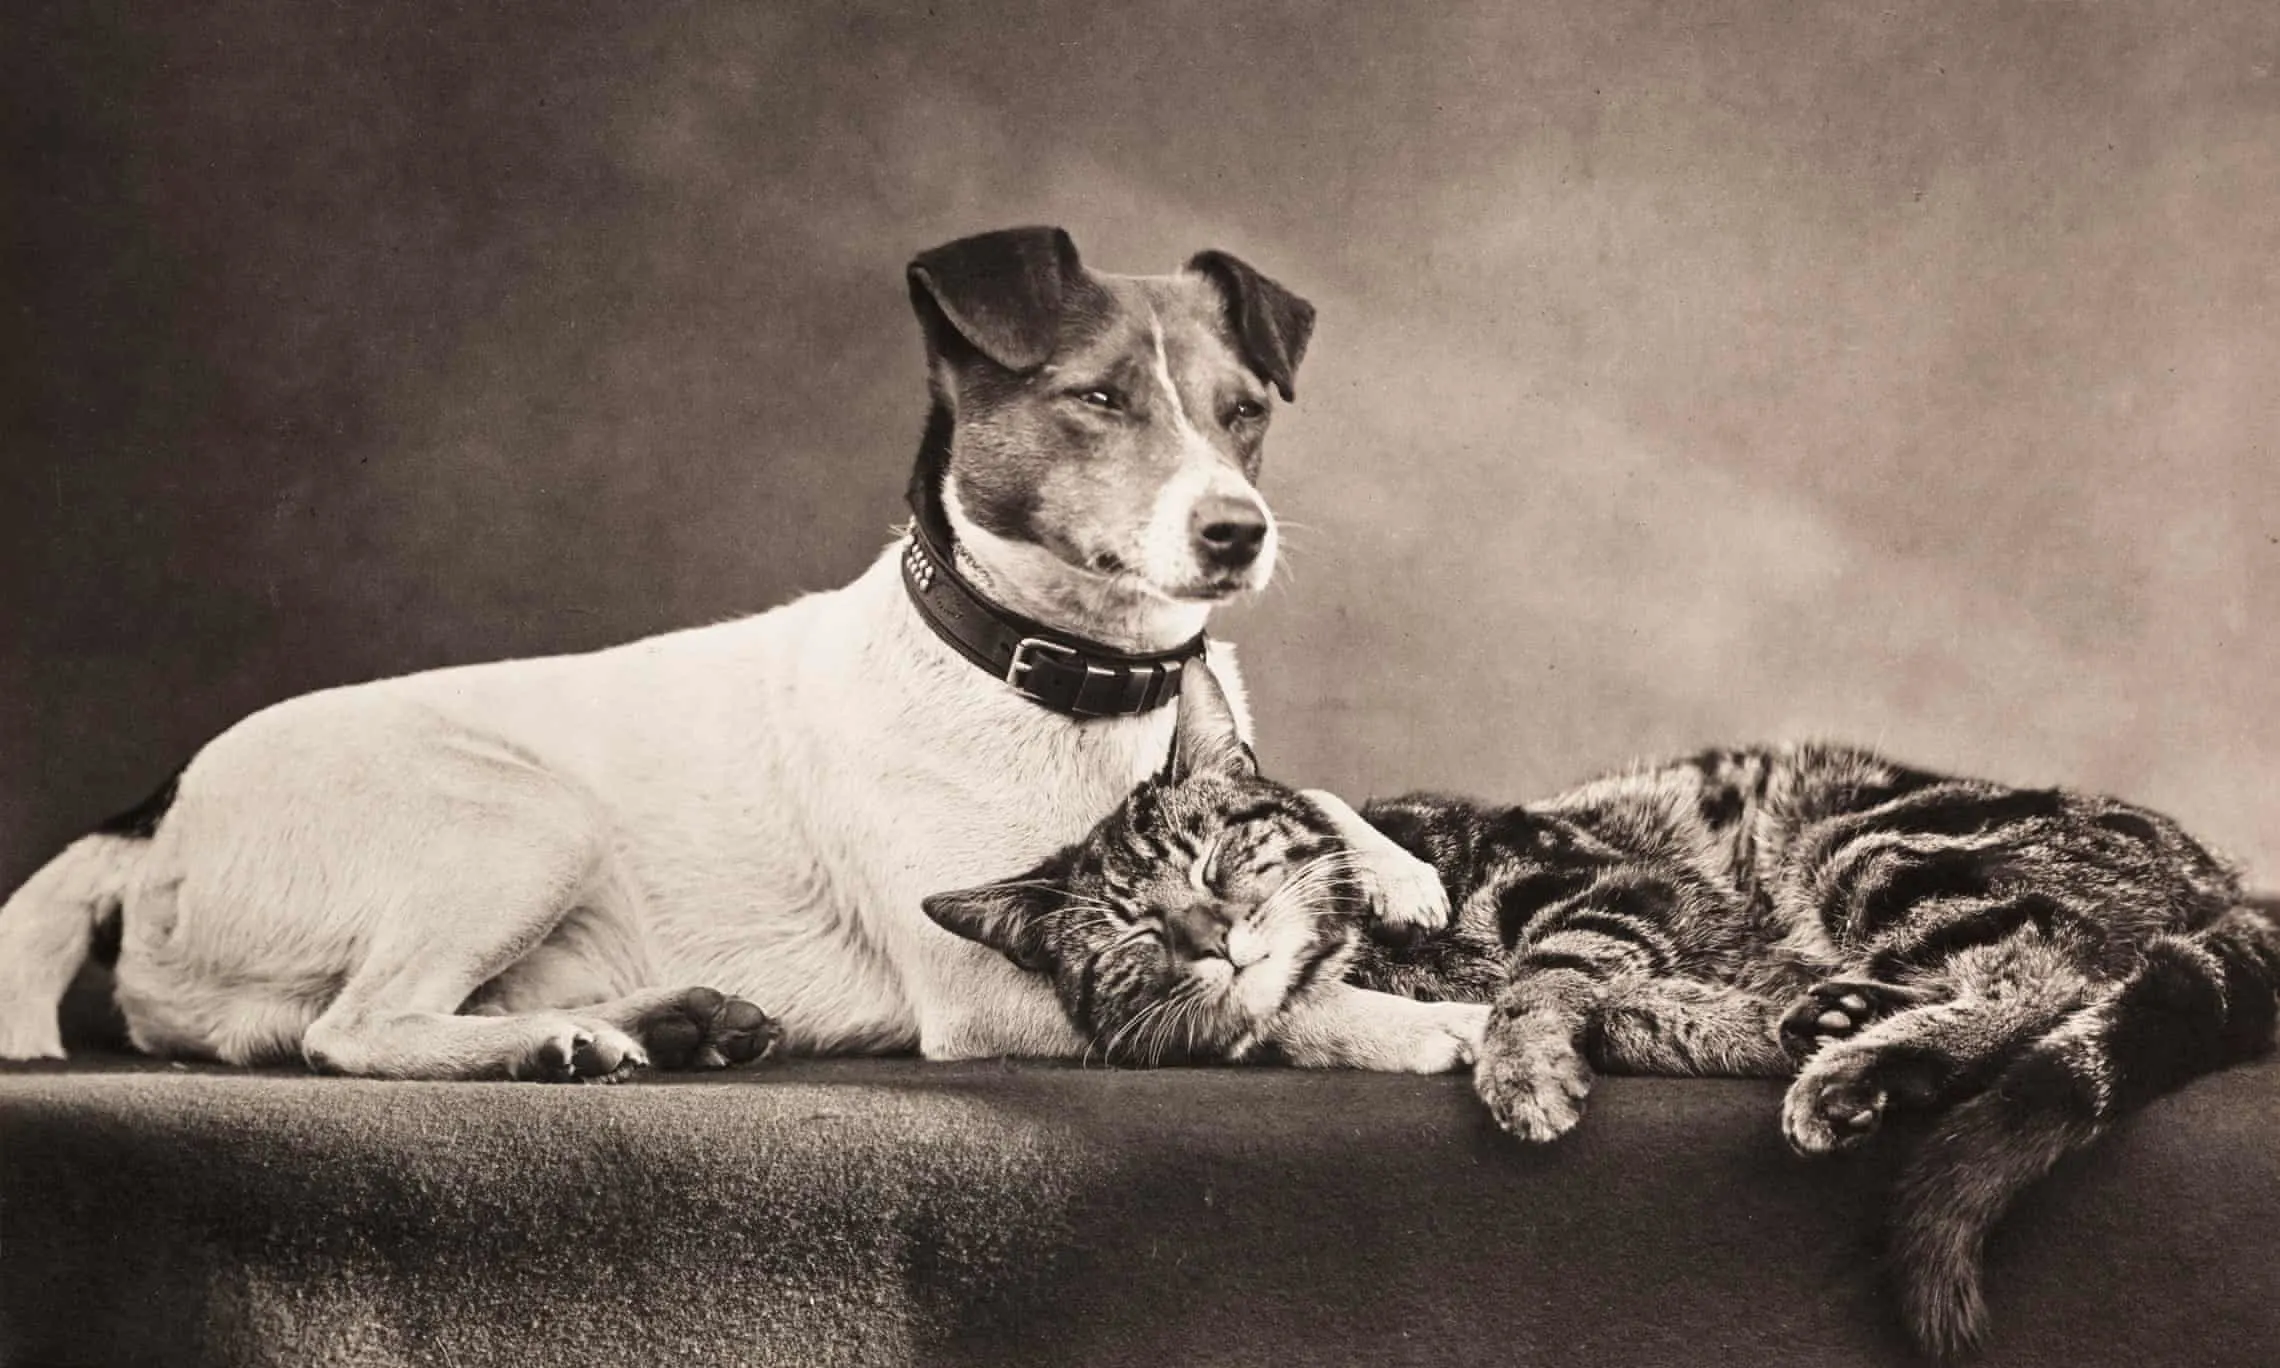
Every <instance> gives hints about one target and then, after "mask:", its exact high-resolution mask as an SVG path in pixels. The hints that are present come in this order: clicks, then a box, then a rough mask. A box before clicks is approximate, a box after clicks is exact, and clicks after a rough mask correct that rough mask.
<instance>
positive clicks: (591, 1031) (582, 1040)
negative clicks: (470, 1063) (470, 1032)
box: [507, 1020, 649, 1083]
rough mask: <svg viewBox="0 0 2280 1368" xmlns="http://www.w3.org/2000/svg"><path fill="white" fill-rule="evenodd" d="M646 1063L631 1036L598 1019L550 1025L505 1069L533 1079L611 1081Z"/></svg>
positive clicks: (568, 1081)
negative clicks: (536, 1040)
mask: <svg viewBox="0 0 2280 1368" xmlns="http://www.w3.org/2000/svg"><path fill="white" fill-rule="evenodd" d="M648 1063H649V1056H648V1054H647V1053H646V1052H645V1051H643V1049H642V1048H641V1046H640V1045H639V1044H638V1043H637V1042H636V1041H635V1040H634V1039H633V1037H632V1036H629V1035H627V1034H626V1033H625V1032H623V1031H620V1030H618V1029H617V1028H615V1027H613V1026H605V1025H602V1024H600V1023H599V1022H577V1021H568V1020H565V1021H562V1022H561V1023H559V1024H556V1025H552V1026H550V1027H549V1028H548V1029H546V1031H545V1032H544V1033H543V1034H542V1035H541V1036H540V1038H539V1040H538V1043H537V1044H536V1045H534V1046H532V1048H531V1050H530V1053H529V1054H527V1055H525V1056H524V1057H523V1058H522V1059H520V1060H517V1061H516V1062H515V1063H514V1064H513V1065H511V1066H510V1067H509V1068H508V1070H507V1076H508V1077H510V1078H519V1079H527V1080H529V1081H531V1082H534V1083H615V1082H618V1081H619V1080H621V1079H623V1078H625V1077H626V1076H628V1075H629V1074H631V1073H632V1072H633V1071H634V1070H635V1069H638V1068H642V1067H644V1066H646V1065H647V1064H648Z"/></svg>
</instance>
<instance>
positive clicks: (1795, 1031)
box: [1781, 979, 1916, 1063]
mask: <svg viewBox="0 0 2280 1368" xmlns="http://www.w3.org/2000/svg"><path fill="white" fill-rule="evenodd" d="M1915 999H1916V995H1915V994H1913V993H1911V992H1909V991H1907V990H1906V989H1901V988H1896V987H1894V986H1892V985H1891V984H1887V983H1877V982H1875V981H1873V980H1871V979H1824V980H1822V981H1821V982H1819V983H1816V984H1814V985H1813V986H1812V987H1810V988H1808V989H1806V990H1805V991H1804V993H1803V994H1802V995H1800V996H1799V997H1798V999H1797V1001H1796V1002H1794V1003H1792V1004H1790V1007H1789V1010H1788V1011H1787V1012H1786V1013H1784V1014H1783V1015H1782V1018H1781V1047H1782V1049H1784V1050H1786V1051H1787V1052H1788V1054H1789V1057H1790V1058H1791V1059H1793V1060H1796V1061H1798V1062H1800V1063H1802V1062H1803V1061H1805V1060H1807V1059H1810V1058H1812V1057H1813V1052H1814V1051H1816V1050H1818V1049H1820V1048H1821V1046H1822V1045H1823V1044H1824V1043H1826V1042H1828V1041H1831V1040H1842V1039H1844V1038H1846V1037H1848V1036H1853V1035H1858V1034H1859V1033H1860V1032H1861V1031H1862V1030H1863V1029H1864V1028H1866V1027H1867V1026H1868V1025H1870V1024H1871V1023H1872V1022H1875V1021H1877V1020H1879V1019H1880V1018H1882V1017H1885V1016H1887V1015H1889V1014H1890V1013H1891V1012H1892V1011H1894V1010H1895V1009H1896V1008H1899V1007H1902V1006H1906V1005H1908V1004H1909V1003H1911V1002H1913V1001H1915Z"/></svg>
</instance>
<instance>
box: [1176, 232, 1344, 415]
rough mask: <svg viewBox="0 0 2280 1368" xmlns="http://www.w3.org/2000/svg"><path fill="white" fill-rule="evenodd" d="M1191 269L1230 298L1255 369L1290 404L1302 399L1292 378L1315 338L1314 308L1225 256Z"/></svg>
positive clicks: (1201, 257) (1199, 256) (1199, 258)
mask: <svg viewBox="0 0 2280 1368" xmlns="http://www.w3.org/2000/svg"><path fill="white" fill-rule="evenodd" d="M1188 269H1189V270H1191V271H1201V272H1202V273H1203V274H1205V275H1207V276H1209V277H1211V279H1212V281H1213V283H1215V284H1216V285H1218V286H1219V291H1220V293H1221V294H1224V295H1226V296H1227V317H1228V320H1229V321H1230V322H1232V323H1233V324H1234V325H1235V337H1236V340H1237V341H1239V342H1241V343H1242V344H1243V359H1244V360H1246V361H1248V362H1250V363H1251V369H1252V370H1253V371H1254V372H1256V373H1257V374H1258V377H1259V378H1260V379H1261V380H1264V381H1266V382H1267V383H1268V384H1270V385H1273V386H1274V387H1275V388H1276V389H1278V390H1280V391H1282V397H1283V398H1284V399H1286V400H1289V399H1295V398H1297V397H1298V393H1297V391H1296V390H1295V389H1294V388H1293V387H1292V377H1293V376H1295V375H1297V374H1298V363H1299V362H1300V361H1303V360H1304V359H1306V342H1307V339H1308V338H1310V337H1312V336H1314V306H1313V305H1312V304H1309V303H1307V302H1306V301H1305V300H1303V299H1300V298H1299V297H1298V296H1297V295H1294V294H1292V293H1291V292H1290V291H1288V290H1286V289H1284V288H1283V287H1282V286H1280V285H1277V284H1276V283H1275V282H1273V281H1272V280H1269V279H1267V278H1266V277H1265V276H1263V275H1260V274H1259V273H1258V272H1257V271H1254V270H1252V269H1251V268H1250V267H1249V266H1246V265H1244V264H1243V262H1242V261H1240V260H1238V259H1237V258H1235V257H1232V256H1229V255H1228V254H1227V253H1225V252H1218V251H1213V252H1197V253H1196V254H1195V255H1194V256H1192V257H1190V258H1188Z"/></svg>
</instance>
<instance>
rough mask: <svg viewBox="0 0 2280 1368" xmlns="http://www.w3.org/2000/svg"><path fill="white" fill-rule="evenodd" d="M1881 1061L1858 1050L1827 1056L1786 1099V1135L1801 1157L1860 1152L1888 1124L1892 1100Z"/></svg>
mask: <svg viewBox="0 0 2280 1368" xmlns="http://www.w3.org/2000/svg"><path fill="white" fill-rule="evenodd" d="M1875 1063H1876V1059H1875V1056H1874V1055H1873V1054H1871V1053H1867V1052H1864V1051H1862V1050H1860V1049H1859V1048H1858V1047H1855V1048H1854V1049H1851V1050H1846V1051H1831V1052H1830V1053H1829V1054H1824V1055H1821V1056H1819V1057H1817V1058H1815V1060H1814V1061H1813V1063H1812V1064H1810V1065H1808V1066H1807V1067H1806V1069H1805V1072H1803V1073H1801V1074H1799V1075H1798V1076H1797V1079H1796V1081H1795V1082H1793V1083H1791V1084H1790V1085H1789V1092H1788V1094H1787V1095H1786V1096H1784V1097H1783V1098H1782V1099H1781V1134H1782V1136H1783V1138H1784V1139H1786V1140H1788V1141H1789V1147H1790V1148H1791V1149H1793V1150H1795V1151H1797V1152H1798V1153H1799V1154H1804V1155H1819V1154H1841V1153H1843V1152H1844V1151H1846V1150H1849V1149H1856V1148H1858V1147H1859V1146H1860V1145H1861V1144H1863V1143H1864V1142H1866V1141H1867V1139H1868V1138H1869V1137H1870V1136H1872V1135H1874V1134H1876V1132H1877V1130H1878V1128H1880V1127H1881V1126H1882V1125H1883V1124H1884V1109H1885V1105H1886V1103H1887V1102H1888V1100H1889V1096H1888V1094H1887V1093H1886V1091H1885V1089H1884V1087H1883V1086H1882V1085H1881V1084H1880V1083H1879V1082H1878V1080H1877V1078H1876V1069H1875Z"/></svg>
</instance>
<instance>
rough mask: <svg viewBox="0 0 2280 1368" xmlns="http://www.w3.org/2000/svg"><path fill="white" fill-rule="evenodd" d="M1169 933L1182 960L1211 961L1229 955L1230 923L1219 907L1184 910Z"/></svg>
mask: <svg viewBox="0 0 2280 1368" xmlns="http://www.w3.org/2000/svg"><path fill="white" fill-rule="evenodd" d="M1166 929H1167V930H1168V931H1169V932H1170V933H1171V938H1172V948H1173V949H1174V950H1177V951H1179V953H1180V958H1182V959H1191V960H1198V959H1209V958H1211V957H1212V956H1213V955H1224V954H1226V953H1227V919H1226V918H1225V917H1223V916H1221V915H1220V914H1219V909H1218V908H1216V907H1207V906H1200V905H1199V906H1194V907H1184V908H1182V909H1180V910H1179V911H1177V912H1175V913H1173V914H1172V916H1171V918H1170V920H1169V922H1168V923H1167V924H1166Z"/></svg>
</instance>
